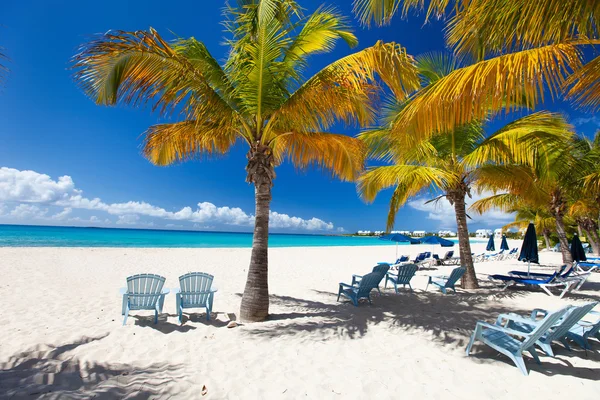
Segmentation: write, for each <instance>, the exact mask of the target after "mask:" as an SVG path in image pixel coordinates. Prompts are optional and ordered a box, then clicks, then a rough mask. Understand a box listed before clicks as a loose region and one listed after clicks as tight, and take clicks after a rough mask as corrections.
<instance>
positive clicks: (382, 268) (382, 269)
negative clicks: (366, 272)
mask: <svg viewBox="0 0 600 400" xmlns="http://www.w3.org/2000/svg"><path fill="white" fill-rule="evenodd" d="M389 270H390V266H389V264H379V265H377V266H375V267H373V271H371V272H373V273H376V274H380V275H381V279H379V282H377V288H376V289H377V291H378V292H379V294H381V290H379V284H380V283H381V281H382V280H383V277H384V276H385V274H386V273H387V272H388V271H389ZM362 278H363V275H352V286H356V285H357V284H358V283H359V282H360V281H361V280H362Z"/></svg>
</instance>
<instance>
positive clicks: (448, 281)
mask: <svg viewBox="0 0 600 400" xmlns="http://www.w3.org/2000/svg"><path fill="white" fill-rule="evenodd" d="M465 271H466V268H464V267H459V268H454V269H453V270H452V272H451V273H450V276H430V277H429V281H428V282H427V286H426V287H425V291H427V288H429V285H430V284H433V285H435V286H437V287H438V288H439V289H440V290H441V291H442V293H444V294H446V293H447V290H448V289H452V290H453V291H454V293H456V289H455V288H454V285H455V284H456V282H457V281H458V280H459V279H460V278H461V277H462V276H463V274H464V273H465Z"/></svg>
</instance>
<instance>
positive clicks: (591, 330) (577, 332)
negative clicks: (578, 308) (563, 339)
mask: <svg viewBox="0 0 600 400" xmlns="http://www.w3.org/2000/svg"><path fill="white" fill-rule="evenodd" d="M589 315H591V316H594V317H596V320H595V321H594V322H590V321H587V320H583V321H579V323H578V324H577V325H575V326H573V327H572V328H571V329H569V332H568V333H567V337H568V338H569V339H571V340H573V341H574V342H575V343H577V344H578V345H579V346H581V347H582V348H584V349H590V348H591V347H590V343H589V342H588V339H589V338H591V337H595V338H596V339H598V340H600V312H597V311H591V312H590V313H589Z"/></svg>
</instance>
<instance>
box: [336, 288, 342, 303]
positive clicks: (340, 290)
mask: <svg viewBox="0 0 600 400" xmlns="http://www.w3.org/2000/svg"><path fill="white" fill-rule="evenodd" d="M341 294H342V287H341V286H340V289H339V290H338V298H337V301H340V295H341Z"/></svg>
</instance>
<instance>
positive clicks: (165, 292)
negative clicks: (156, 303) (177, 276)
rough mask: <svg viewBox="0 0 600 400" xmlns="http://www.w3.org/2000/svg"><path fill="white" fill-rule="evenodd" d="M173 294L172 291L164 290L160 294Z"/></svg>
mask: <svg viewBox="0 0 600 400" xmlns="http://www.w3.org/2000/svg"><path fill="white" fill-rule="evenodd" d="M170 292H171V290H170V289H163V290H162V292H161V293H160V294H163V295H164V294H169V293H170Z"/></svg>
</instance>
